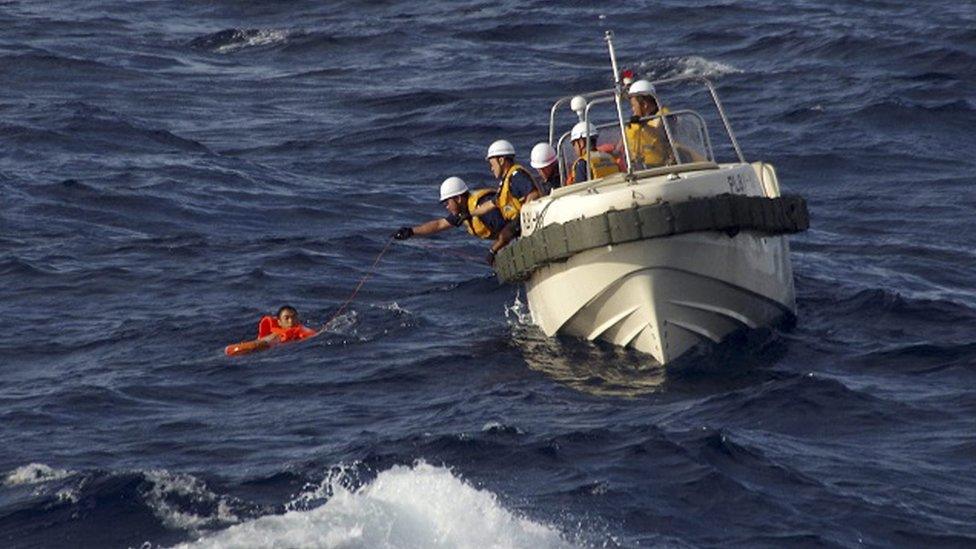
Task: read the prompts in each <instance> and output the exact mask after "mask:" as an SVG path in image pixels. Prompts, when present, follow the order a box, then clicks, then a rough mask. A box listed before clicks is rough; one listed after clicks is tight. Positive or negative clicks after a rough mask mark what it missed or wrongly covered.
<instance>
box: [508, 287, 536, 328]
mask: <svg viewBox="0 0 976 549" xmlns="http://www.w3.org/2000/svg"><path fill="white" fill-rule="evenodd" d="M505 320H506V321H508V325H509V326H516V325H522V326H531V325H532V312H531V311H529V306H528V304H527V303H522V291H521V290H519V291H518V292H516V294H515V301H513V302H512V304H511V305H506V306H505Z"/></svg>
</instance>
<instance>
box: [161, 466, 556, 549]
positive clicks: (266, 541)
mask: <svg viewBox="0 0 976 549" xmlns="http://www.w3.org/2000/svg"><path fill="white" fill-rule="evenodd" d="M341 478H342V477H341V476H338V477H336V476H332V477H329V478H328V479H327V480H326V481H325V482H326V483H327V485H328V487H327V488H323V489H322V492H321V493H322V494H323V495H325V494H331V495H330V496H329V498H328V501H327V502H326V503H325V504H324V505H321V506H319V507H316V508H314V509H311V510H308V511H289V512H286V513H285V514H284V515H275V516H265V517H261V518H259V519H256V520H253V521H249V522H245V523H243V524H238V525H235V526H231V527H230V528H228V529H227V530H224V531H223V532H219V533H217V534H214V535H211V536H207V537H204V538H202V539H199V540H197V541H196V542H193V543H187V544H183V545H179V546H178V547H181V548H184V549H191V548H198V549H199V548H208V547H212V548H223V547H244V546H247V547H252V546H260V547H323V548H324V547H370V548H372V547H470V548H477V547H527V548H529V547H531V548H545V547H572V545H571V544H570V543H569V542H567V541H566V540H565V539H564V538H563V536H562V535H561V534H560V532H559V531H558V530H556V529H555V528H553V527H552V526H549V525H546V524H542V523H539V522H535V521H532V520H530V519H527V518H524V517H521V516H519V515H518V514H517V513H514V512H512V511H509V510H508V509H506V508H505V507H504V506H502V504H501V503H500V502H499V501H498V496H496V495H495V494H494V493H492V492H489V491H487V490H479V489H477V488H475V487H474V486H472V485H471V484H469V483H467V482H465V481H464V480H462V479H461V478H460V477H458V476H456V475H455V474H454V473H453V472H451V470H450V469H447V468H444V467H436V466H432V465H428V464H427V463H425V462H423V461H419V462H417V463H416V464H414V465H413V466H410V467H407V466H399V465H397V466H393V467H392V468H390V469H387V470H385V471H383V472H381V473H379V474H378V475H377V476H376V478H375V479H373V480H372V481H371V482H369V483H368V484H366V485H364V486H361V487H360V488H357V489H350V488H349V487H347V486H345V485H343V483H342V480H341Z"/></svg>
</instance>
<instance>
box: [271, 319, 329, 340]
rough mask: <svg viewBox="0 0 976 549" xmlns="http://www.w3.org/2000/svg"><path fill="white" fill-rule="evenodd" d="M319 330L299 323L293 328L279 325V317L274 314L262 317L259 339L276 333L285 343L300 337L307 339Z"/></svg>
mask: <svg viewBox="0 0 976 549" xmlns="http://www.w3.org/2000/svg"><path fill="white" fill-rule="evenodd" d="M316 333H317V332H316V331H315V330H313V329H311V328H306V327H305V326H302V325H301V324H299V325H298V326H292V327H291V328H282V327H281V326H279V325H278V319H277V318H275V317H273V316H266V317H263V318H261V322H260V323H258V339H261V338H262V337H265V336H269V335H271V334H274V335H276V336H278V341H280V342H282V343H284V342H286V341H298V340H300V339H305V338H306V337H310V336H313V335H315V334H316Z"/></svg>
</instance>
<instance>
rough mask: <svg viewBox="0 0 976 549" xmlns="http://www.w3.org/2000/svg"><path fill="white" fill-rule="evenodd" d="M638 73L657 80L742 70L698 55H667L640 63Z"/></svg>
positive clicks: (723, 73) (718, 74)
mask: <svg viewBox="0 0 976 549" xmlns="http://www.w3.org/2000/svg"><path fill="white" fill-rule="evenodd" d="M637 72H638V74H639V75H641V77H643V78H648V79H651V80H657V79H660V78H673V77H676V76H704V77H708V78H714V77H717V76H724V75H726V74H737V73H741V72H742V70H741V69H739V68H736V67H733V66H732V65H729V64H726V63H721V62H719V61H711V60H709V59H705V58H704V57H701V56H698V55H691V56H688V57H668V58H665V59H654V60H651V61H643V62H641V63H640V65H639V67H638V70H637Z"/></svg>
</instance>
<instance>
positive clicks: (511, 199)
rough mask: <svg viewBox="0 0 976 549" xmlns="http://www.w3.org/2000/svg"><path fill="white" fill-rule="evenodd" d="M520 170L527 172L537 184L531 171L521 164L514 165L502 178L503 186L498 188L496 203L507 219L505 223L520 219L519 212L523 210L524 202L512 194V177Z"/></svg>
mask: <svg viewBox="0 0 976 549" xmlns="http://www.w3.org/2000/svg"><path fill="white" fill-rule="evenodd" d="M518 170H522V171H523V172H525V175H527V176H528V177H529V179H531V180H532V181H533V183H534V182H535V179H533V178H532V175H531V174H530V173H529V171H528V170H526V169H525V168H523V167H522V166H520V165H519V164H513V165H512V167H511V168H509V169H508V171H507V172H506V173H505V176H504V177H502V182H501V184H500V185H499V186H498V196H497V197H496V199H495V203H496V204H497V205H498V211H500V212H501V213H502V217H504V218H505V221H511V220H513V219H518V218H519V211H521V210H522V201H521V200H520V199H519V198H517V197H515V195H513V194H512V189H511V183H512V176H513V175H515V172H516V171H518Z"/></svg>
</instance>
